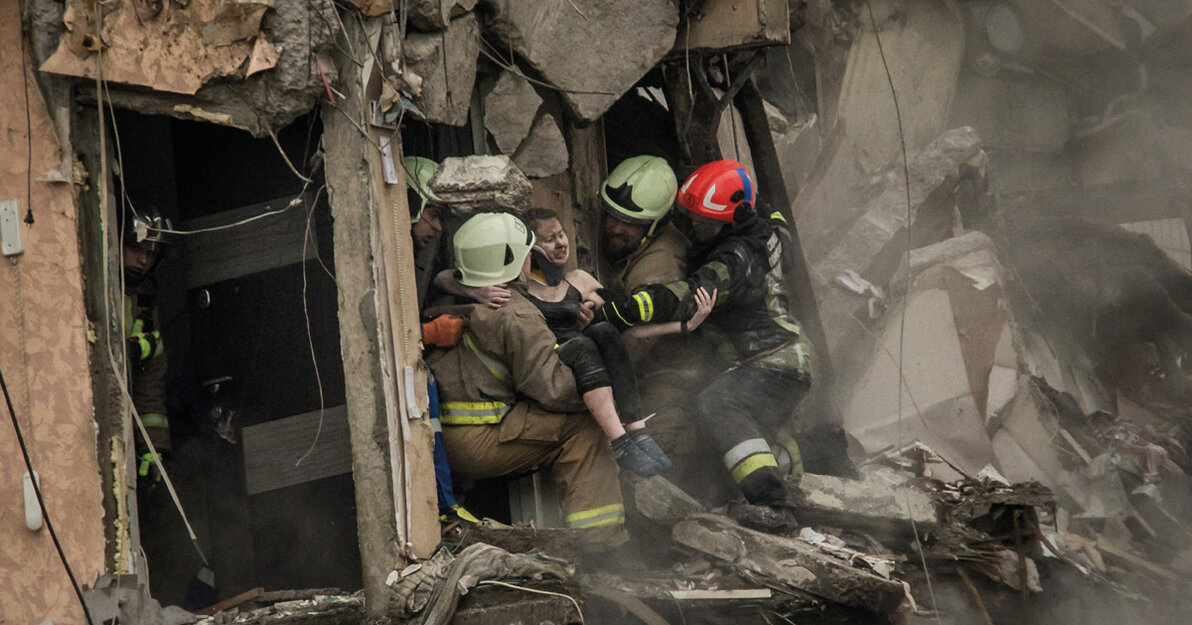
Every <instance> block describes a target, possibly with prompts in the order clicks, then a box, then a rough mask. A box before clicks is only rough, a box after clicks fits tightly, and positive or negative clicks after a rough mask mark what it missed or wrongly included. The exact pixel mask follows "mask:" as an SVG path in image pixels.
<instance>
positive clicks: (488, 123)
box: [480, 71, 542, 154]
mask: <svg viewBox="0 0 1192 625" xmlns="http://www.w3.org/2000/svg"><path fill="white" fill-rule="evenodd" d="M480 91H481V94H482V98H483V100H484V127H485V128H486V129H487V130H488V131H489V132H490V133H492V135H493V140H494V141H496V142H497V148H499V149H500V150H501V153H502V154H513V153H514V152H516V151H517V146H519V145H521V142H522V139H525V138H526V135H528V134H530V127H531V126H532V125H533V124H534V115H535V114H536V113H537V112H538V108H539V107H540V106H542V98H541V97H540V96H539V95H538V92H537V91H534V87H533V85H531V84H530V81H528V80H526V79H525V78H522V77H521V76H518V75H517V74H515V73H513V72H510V71H504V72H501V74H500V75H499V76H497V78H496V79H495V80H486V81H484V82H483V83H482V85H481V88H480Z"/></svg>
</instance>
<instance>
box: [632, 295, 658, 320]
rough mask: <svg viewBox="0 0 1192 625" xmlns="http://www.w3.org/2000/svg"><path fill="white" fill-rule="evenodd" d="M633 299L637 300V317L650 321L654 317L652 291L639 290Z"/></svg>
mask: <svg viewBox="0 0 1192 625" xmlns="http://www.w3.org/2000/svg"><path fill="white" fill-rule="evenodd" d="M633 301H634V302H637V318H638V319H641V320H642V322H643V323H649V321H650V320H651V319H653V318H654V299H653V298H652V297H650V293H649V292H647V291H639V292H637V293H635V294H634V295H633Z"/></svg>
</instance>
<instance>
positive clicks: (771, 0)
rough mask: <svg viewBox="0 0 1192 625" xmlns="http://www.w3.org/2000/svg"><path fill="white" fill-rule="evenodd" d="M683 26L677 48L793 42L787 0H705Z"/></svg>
mask: <svg viewBox="0 0 1192 625" xmlns="http://www.w3.org/2000/svg"><path fill="white" fill-rule="evenodd" d="M695 6H697V7H698V10H696V11H692V12H691V16H690V17H688V18H687V19H686V20H685V22H684V23H683V24H682V25H680V27H679V32H681V33H683V36H682V37H679V38H678V39H677V40H676V41H675V51H676V52H679V51H687V50H691V51H695V50H708V51H720V52H723V51H725V50H736V49H742V48H753V47H760V46H772V45H776V44H785V43H790V40H791V26H790V19H791V18H790V9H789V7H788V3H787V2H786V1H785V0H752V1H750V2H745V3H742V2H739V1H737V0H705V1H704V2H701V3H699V4H698V5H695Z"/></svg>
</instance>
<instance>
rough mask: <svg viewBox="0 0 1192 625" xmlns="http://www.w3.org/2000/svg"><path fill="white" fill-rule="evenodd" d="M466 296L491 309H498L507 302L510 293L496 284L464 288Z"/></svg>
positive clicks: (506, 288) (502, 286)
mask: <svg viewBox="0 0 1192 625" xmlns="http://www.w3.org/2000/svg"><path fill="white" fill-rule="evenodd" d="M464 291H465V292H466V294H467V296H468V297H470V298H472V299H474V300H476V301H477V302H480V303H481V304H484V305H485V306H488V307H489V308H492V309H494V310H495V309H497V308H500V307H501V306H503V305H505V304H506V303H508V302H509V298H510V296H512V292H511V291H510V290H509V288H508V287H506V286H504V285H502V284H497V285H494V286H466V287H464Z"/></svg>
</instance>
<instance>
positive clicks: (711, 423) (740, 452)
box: [695, 364, 807, 506]
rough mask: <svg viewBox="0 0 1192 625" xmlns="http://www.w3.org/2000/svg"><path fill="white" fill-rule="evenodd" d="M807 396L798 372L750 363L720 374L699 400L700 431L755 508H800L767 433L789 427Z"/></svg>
mask: <svg viewBox="0 0 1192 625" xmlns="http://www.w3.org/2000/svg"><path fill="white" fill-rule="evenodd" d="M806 392H807V385H806V383H804V382H803V381H801V380H800V378H799V375H798V373H797V372H795V371H788V370H783V369H775V368H770V367H763V366H760V365H758V364H750V365H745V366H743V367H740V368H738V369H734V370H731V371H728V372H726V373H724V374H722V375H720V376H719V377H717V378H716V379H714V380H712V382H711V383H709V384H708V385H707V386H706V387H705V388H704V390H702V391H700V393H699V395H698V396H697V397H696V401H695V405H696V410H695V414H696V418H697V420H698V424H699V428H700V432H701V433H702V434H703V436H704V439H705V440H707V441H709V442H710V443H711V444H712V445H713V447H714V449H715V451H716V453H717V454H720V456H721V458H722V459H723V462H724V466H725V468H726V469H728V471H729V472H730V473H732V476H733V481H735V482H736V483H737V486H738V487H739V488H740V489H741V493H742V494H743V495H745V499H746V500H748V501H749V503H752V504H758V505H766V506H793V505H794V501H793V498H792V496H791V494H790V491H789V490H788V488H787V486H786V483H785V481H784V480H783V477H782V473H781V471H780V470H779V469H778V461H777V459H776V458H775V457H774V454H773V452H772V451H771V449H770V443H769V442H768V441H767V438H766V435H765V433H773V432H775V431H776V430H777V429H778V428H780V427H782V426H783V425H786V424H787V423H788V422H789V421H790V418H791V415H792V414H793V413H794V410H795V406H797V405H798V403H799V401H800V400H801V399H802V398H803V396H804V395H805V394H806Z"/></svg>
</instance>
